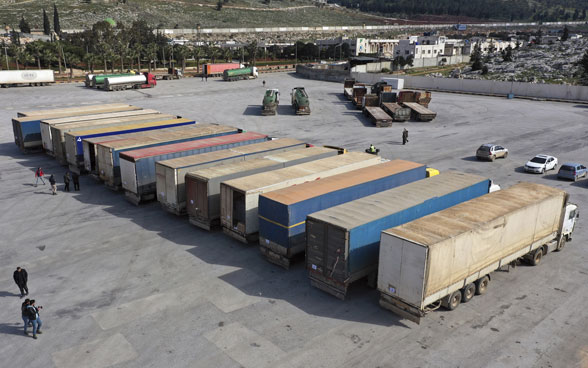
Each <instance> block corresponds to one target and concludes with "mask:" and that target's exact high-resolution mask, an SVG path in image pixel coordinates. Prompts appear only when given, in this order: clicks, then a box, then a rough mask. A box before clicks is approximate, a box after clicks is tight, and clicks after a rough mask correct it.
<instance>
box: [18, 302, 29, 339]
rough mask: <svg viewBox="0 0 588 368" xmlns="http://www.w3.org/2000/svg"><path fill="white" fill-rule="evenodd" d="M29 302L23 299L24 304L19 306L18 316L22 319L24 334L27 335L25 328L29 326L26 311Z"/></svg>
mask: <svg viewBox="0 0 588 368" xmlns="http://www.w3.org/2000/svg"><path fill="white" fill-rule="evenodd" d="M30 302H31V301H30V300H29V299H25V301H24V303H22V305H21V306H20V314H21V317H22V321H23V322H24V334H25V335H28V333H27V327H28V326H29V323H30V321H29V312H28V310H27V308H28V306H29V304H30Z"/></svg>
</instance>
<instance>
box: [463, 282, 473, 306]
mask: <svg viewBox="0 0 588 368" xmlns="http://www.w3.org/2000/svg"><path fill="white" fill-rule="evenodd" d="M475 294H476V285H474V284H467V285H466V286H465V287H464V288H463V289H462V290H461V302H462V303H467V302H469V301H470V300H472V298H473V297H474V295H475Z"/></svg>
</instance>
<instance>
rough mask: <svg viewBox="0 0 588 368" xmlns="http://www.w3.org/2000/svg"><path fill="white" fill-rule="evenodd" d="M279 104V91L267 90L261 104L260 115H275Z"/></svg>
mask: <svg viewBox="0 0 588 368" xmlns="http://www.w3.org/2000/svg"><path fill="white" fill-rule="evenodd" d="M279 104H280V91H279V90H277V89H267V90H266V91H265V94H264V95H263V101H262V102H261V115H263V116H268V115H276V111H277V110H278V105H279Z"/></svg>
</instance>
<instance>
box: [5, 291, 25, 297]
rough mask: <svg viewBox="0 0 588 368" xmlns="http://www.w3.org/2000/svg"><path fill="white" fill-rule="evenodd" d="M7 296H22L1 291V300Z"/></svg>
mask: <svg viewBox="0 0 588 368" xmlns="http://www.w3.org/2000/svg"><path fill="white" fill-rule="evenodd" d="M5 296H20V294H15V293H11V292H9V291H0V298H2V297H5Z"/></svg>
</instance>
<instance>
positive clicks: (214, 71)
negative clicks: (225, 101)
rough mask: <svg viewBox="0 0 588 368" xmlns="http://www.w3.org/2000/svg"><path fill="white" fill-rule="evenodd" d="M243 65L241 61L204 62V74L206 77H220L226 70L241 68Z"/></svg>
mask: <svg viewBox="0 0 588 368" xmlns="http://www.w3.org/2000/svg"><path fill="white" fill-rule="evenodd" d="M242 67H243V65H242V64H239V63H217V64H204V65H203V66H202V76H205V77H220V76H221V75H223V73H224V72H225V70H231V69H239V68H242Z"/></svg>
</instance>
